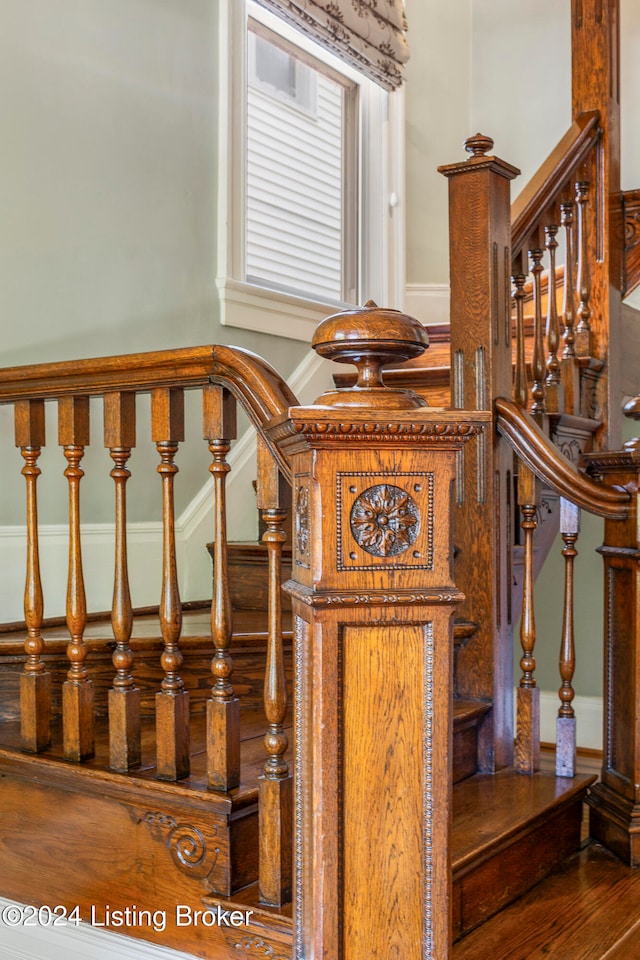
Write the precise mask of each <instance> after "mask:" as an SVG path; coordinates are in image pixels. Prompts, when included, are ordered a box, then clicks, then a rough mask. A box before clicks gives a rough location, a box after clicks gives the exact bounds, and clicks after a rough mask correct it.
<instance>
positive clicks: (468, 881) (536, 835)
mask: <svg viewBox="0 0 640 960" xmlns="http://www.w3.org/2000/svg"><path fill="white" fill-rule="evenodd" d="M481 815H482V813H481V811H479V812H478V816H479V817H481ZM581 819H582V801H581V800H577V801H576V802H575V803H573V804H571V805H570V806H567V807H565V808H563V809H561V810H559V811H557V812H556V813H555V815H554V816H552V817H550V818H549V819H548V820H546V821H545V822H544V823H541V824H539V825H538V826H537V827H535V828H534V829H532V830H531V831H529V832H527V833H524V834H522V835H521V836H519V837H517V838H515V839H514V840H513V841H512V842H511V843H510V844H508V845H507V846H504V845H503V846H500V847H499V848H497V849H495V850H494V851H492V853H491V855H490V856H489V857H487V858H486V859H484V860H483V861H482V862H480V863H477V864H474V865H473V866H472V867H471V868H470V869H467V870H466V871H465V873H464V875H460V874H458V875H456V873H455V871H454V876H453V930H454V940H458V939H460V937H462V936H464V935H465V934H466V933H469V931H470V930H473V929H474V927H477V926H478V925H479V924H481V923H483V922H484V921H485V920H487V919H488V918H489V917H492V916H493V915H494V914H496V913H498V911H500V910H502V908H503V907H505V906H507V904H509V903H512V902H513V901H514V900H516V899H517V898H518V897H519V896H521V895H522V894H523V893H525V892H526V891H527V890H530V889H531V888H532V887H533V886H535V884H536V883H538V882H539V881H540V880H542V879H543V878H544V877H546V876H547V875H548V874H549V873H550V872H551V871H552V870H553V869H555V867H557V866H558V865H559V864H560V863H561V862H562V861H563V860H564V859H565V858H566V857H568V856H570V855H571V854H572V853H575V852H576V851H577V850H578V849H579V846H580V823H581Z"/></svg>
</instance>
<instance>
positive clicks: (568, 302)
mask: <svg viewBox="0 0 640 960" xmlns="http://www.w3.org/2000/svg"><path fill="white" fill-rule="evenodd" d="M573 213H574V204H573V201H569V202H568V203H561V204H560V214H561V217H560V224H561V226H562V228H563V230H564V285H563V299H562V322H563V325H564V332H563V340H564V350H563V351H562V356H563V358H564V359H568V358H569V357H575V355H576V351H575V342H576V333H575V318H576V301H575V291H574V285H573V267H574V264H575V260H576V255H575V247H574V237H573V225H574V219H573Z"/></svg>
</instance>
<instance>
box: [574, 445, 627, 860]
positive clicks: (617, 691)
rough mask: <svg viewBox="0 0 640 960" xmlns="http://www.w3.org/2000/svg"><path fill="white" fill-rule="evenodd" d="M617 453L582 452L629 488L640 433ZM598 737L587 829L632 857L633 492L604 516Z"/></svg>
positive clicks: (593, 466)
mask: <svg viewBox="0 0 640 960" xmlns="http://www.w3.org/2000/svg"><path fill="white" fill-rule="evenodd" d="M635 444H636V446H635V447H634V446H633V443H632V444H631V448H630V449H628V450H626V451H622V452H620V453H615V452H611V453H601V454H588V455H585V462H586V463H587V464H588V465H589V467H590V468H591V470H592V471H595V472H597V473H598V474H599V475H600V476H601V477H602V479H604V480H605V481H606V482H607V483H609V484H611V485H612V486H616V487H627V488H628V489H629V490H631V491H634V492H635V491H637V489H638V484H639V483H640V441H635ZM600 553H601V554H602V556H603V559H604V600H605V607H604V609H605V616H604V631H605V635H604V715H605V716H604V744H603V757H602V779H601V782H599V783H596V784H595V785H594V786H593V787H592V788H591V791H590V793H589V797H588V801H587V802H588V803H589V806H590V807H591V810H590V833H591V836H592V837H593V838H594V839H595V840H599V841H600V842H601V843H603V844H604V845H605V846H606V847H609V848H610V849H611V850H613V851H614V852H615V853H617V855H618V856H619V857H621V858H622V859H623V860H625V861H626V862H627V863H628V864H629V865H630V866H634V867H636V866H639V865H640V540H639V538H638V503H637V495H636V496H634V497H633V498H632V509H631V511H630V513H629V516H628V517H627V519H626V520H605V525H604V545H603V546H602V547H600Z"/></svg>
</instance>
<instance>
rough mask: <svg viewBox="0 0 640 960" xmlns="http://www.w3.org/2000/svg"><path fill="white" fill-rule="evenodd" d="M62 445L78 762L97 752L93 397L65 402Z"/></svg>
mask: <svg viewBox="0 0 640 960" xmlns="http://www.w3.org/2000/svg"><path fill="white" fill-rule="evenodd" d="M58 442H59V444H60V445H61V446H62V447H63V450H64V455H65V458H66V460H67V468H66V470H65V471H64V475H65V477H66V478H67V481H68V484H69V572H68V578H67V627H68V629H69V633H70V638H71V639H70V643H69V645H68V647H67V657H68V659H69V663H70V669H69V672H68V674H67V680H66V681H65V683H64V684H63V685H62V739H63V750H64V756H65V758H66V759H67V760H74V761H75V762H76V763H78V762H81V761H82V760H87V759H88V758H89V757H92V756H93V753H94V719H93V685H92V683H91V681H90V680H89V677H88V674H87V669H86V666H85V660H86V657H87V646H86V644H85V642H84V629H85V626H86V622H87V601H86V596H85V589H84V575H83V571H82V550H81V540H80V481H81V480H82V477H83V476H84V471H83V470H82V469H81V467H80V463H81V461H82V458H83V456H84V450H85V447H86V446H88V444H89V398H88V397H63V398H62V399H61V400H59V402H58Z"/></svg>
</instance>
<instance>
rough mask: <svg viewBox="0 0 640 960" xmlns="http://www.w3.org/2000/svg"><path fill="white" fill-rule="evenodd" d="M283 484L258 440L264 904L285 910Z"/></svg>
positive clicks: (289, 794)
mask: <svg viewBox="0 0 640 960" xmlns="http://www.w3.org/2000/svg"><path fill="white" fill-rule="evenodd" d="M282 484H283V481H282V478H281V475H280V471H279V470H278V467H277V464H276V463H275V461H274V459H273V457H272V456H271V453H270V452H269V450H268V448H267V446H266V444H265V443H264V441H262V440H261V439H260V438H259V439H258V484H257V493H258V509H259V510H261V511H262V517H263V520H264V522H265V524H266V526H267V529H266V530H265V532H264V534H263V536H262V540H263V542H264V543H266V545H267V550H268V555H269V640H268V648H267V665H266V674H265V683H264V712H265V716H266V718H267V722H268V724H269V730H268V732H267V734H266V735H265V738H264V745H265V749H266V751H267V755H268V759H267V762H266V763H265V765H264V774H263V776H262V777H260V781H259V791H260V793H259V798H260V802H259V814H260V870H259V878H260V882H259V887H260V901H261V903H265V904H268V905H269V906H274V907H278V906H282V904H283V903H286V902H287V901H289V900H291V882H292V840H293V820H292V809H293V778H292V776H291V773H290V772H289V767H288V764H287V761H286V760H285V756H284V755H285V753H286V750H287V746H288V744H289V741H288V738H287V734H286V733H285V730H284V721H285V717H286V713H287V681H286V676H285V668H284V651H283V645H282V594H281V579H282V578H281V559H282V545H283V543H284V542H285V540H286V538H287V535H286V533H285V532H284V530H283V528H282V525H283V523H284V521H285V519H286V516H287V511H286V508H285V507H284V506H283V494H284V490H283V489H282Z"/></svg>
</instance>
